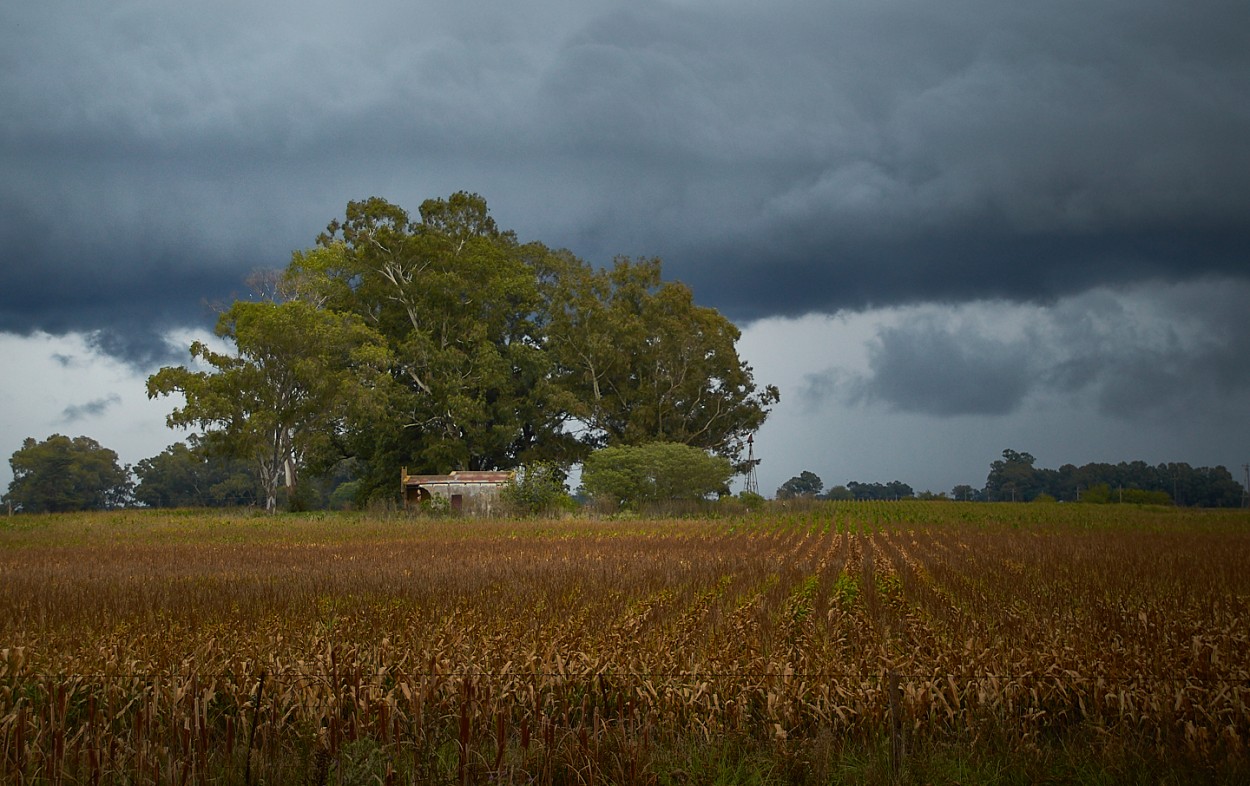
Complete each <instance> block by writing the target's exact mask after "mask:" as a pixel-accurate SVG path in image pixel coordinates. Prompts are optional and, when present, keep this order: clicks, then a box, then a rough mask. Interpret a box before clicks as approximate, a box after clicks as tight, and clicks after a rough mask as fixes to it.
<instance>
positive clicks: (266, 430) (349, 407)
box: [147, 300, 389, 512]
mask: <svg viewBox="0 0 1250 786" xmlns="http://www.w3.org/2000/svg"><path fill="white" fill-rule="evenodd" d="M217 335H218V336H221V337H222V338H226V339H229V340H230V341H231V342H233V343H234V346H235V349H236V351H235V353H233V354H225V353H219V352H215V351H213V350H212V349H210V348H209V347H208V346H207V345H206V344H204V343H203V342H200V341H196V342H195V343H193V344H192V345H191V356H192V358H194V359H196V360H199V361H201V362H202V363H204V364H207V365H208V366H210V367H211V368H212V370H211V371H193V370H191V369H188V368H186V367H183V366H176V367H166V368H163V369H161V370H160V371H158V372H157V373H156V374H153V375H152V376H151V377H149V378H148V385H147V388H148V397H149V398H155V397H156V396H164V395H170V394H173V393H181V394H182V395H183V397H184V399H185V404H184V405H183V406H181V407H178V408H177V409H175V410H174V411H173V413H172V414H170V415H169V417H168V418H167V419H166V420H167V421H168V423H169V425H170V426H171V427H179V426H196V427H199V428H201V429H204V430H205V431H206V432H208V435H209V437H210V438H211V439H213V440H214V442H215V444H216V446H217V447H218V449H220V450H222V451H223V452H225V453H227V454H228V455H232V456H235V457H237V458H242V459H246V460H249V461H252V462H254V464H255V466H256V469H257V472H258V475H259V478H260V482H261V487H262V488H263V489H264V493H265V508H266V510H269V511H271V512H272V511H273V510H275V509H276V507H277V491H278V487H279V485H280V484H282V483H283V482H285V485H286V486H287V488H288V493H290V492H292V491H294V487H295V484H296V481H297V477H298V474H299V472H300V470H301V469H302V468H303V466H304V463H305V462H306V461H307V460H308V459H309V458H310V457H313V456H317V455H322V456H324V455H326V454H330V453H332V452H333V449H332V443H333V440H334V439H335V438H336V437H337V436H338V435H339V434H341V432H342V427H343V426H342V424H343V420H344V418H345V417H347V415H348V414H349V413H350V412H352V411H353V409H355V408H359V407H370V406H374V405H376V403H377V401H378V398H379V396H378V395H375V394H376V393H377V391H376V387H377V386H379V385H382V386H384V385H385V383H386V381H387V380H386V377H385V375H384V373H383V371H384V369H385V368H386V366H387V364H388V362H389V355H388V353H387V351H386V349H385V348H384V347H382V346H380V344H379V341H378V339H377V337H376V335H375V334H374V333H373V331H371V330H369V329H368V328H367V327H366V326H365V325H364V323H363V322H362V321H361V320H360V319H359V318H357V317H354V316H351V315H345V314H338V313H335V312H330V311H325V310H322V309H319V308H317V307H316V306H315V305H313V304H310V303H307V302H304V301H302V300H292V301H288V302H285V303H273V302H268V301H266V302H247V301H236V302H235V303H234V305H233V306H231V308H230V309H229V310H228V311H226V312H225V313H223V314H222V315H221V317H220V318H219V319H218V322H217Z"/></svg>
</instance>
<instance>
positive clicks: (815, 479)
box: [777, 470, 825, 499]
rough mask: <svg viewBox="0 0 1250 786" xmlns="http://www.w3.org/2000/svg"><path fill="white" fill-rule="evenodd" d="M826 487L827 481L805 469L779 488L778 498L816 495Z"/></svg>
mask: <svg viewBox="0 0 1250 786" xmlns="http://www.w3.org/2000/svg"><path fill="white" fill-rule="evenodd" d="M824 487H825V482H824V481H823V480H821V479H820V476H819V475H817V474H816V473H814V472H809V471H808V470H803V471H802V472H800V473H799V474H798V475H795V476H794V477H792V478H790V479H789V480H787V481H786V482H785V483H782V484H781V487H780V488H778V489H777V499H792V498H794V497H815V496H816V495H817V494H819V493H820V492H821V491H822V490H823V489H824Z"/></svg>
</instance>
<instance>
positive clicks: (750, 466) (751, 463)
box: [745, 434, 760, 494]
mask: <svg viewBox="0 0 1250 786" xmlns="http://www.w3.org/2000/svg"><path fill="white" fill-rule="evenodd" d="M759 463H760V460H759V459H757V458H756V457H755V435H754V434H748V435H747V482H746V489H745V491H746V492H747V493H749V494H759V493H760V479H759V477H758V476H756V474H755V468H756V467H757V466H758V465H759Z"/></svg>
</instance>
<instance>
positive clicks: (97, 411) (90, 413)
mask: <svg viewBox="0 0 1250 786" xmlns="http://www.w3.org/2000/svg"><path fill="white" fill-rule="evenodd" d="M121 401H122V399H121V396H119V395H117V394H116V393H111V394H109V395H108V396H105V397H104V398H97V399H92V400H91V401H88V402H86V403H84V404H72V405H70V406H68V407H66V408H65V410H64V411H63V412H61V418H62V420H64V421H65V422H66V423H73V422H74V421H76V420H83V419H85V418H93V417H97V416H99V415H103V414H104V413H105V412H107V411H108V410H109V409H110V408H112V407H114V406H116V405H118V404H120V403H121Z"/></svg>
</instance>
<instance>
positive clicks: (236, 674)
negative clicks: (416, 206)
mask: <svg viewBox="0 0 1250 786" xmlns="http://www.w3.org/2000/svg"><path fill="white" fill-rule="evenodd" d="M1036 508H1037V506H1025V505H1019V506H1009V505H962V504H955V503H946V504H943V503H930V504H922V503H917V504H906V503H903V504H897V503H893V504H876V505H863V504H859V505H824V506H816V507H813V508H810V509H807V510H801V511H789V510H778V509H774V510H772V511H770V512H766V513H762V514H757V515H754V516H748V517H745V518H738V519H733V520H702V521H700V520H680V521H629V522H590V521H569V522H537V521H536V522H517V521H489V522H488V521H471V520H442V521H438V520H436V521H429V520H411V519H400V518H396V519H373V518H367V517H333V516H330V517H319V516H313V517H280V518H276V519H264V518H258V517H253V516H246V515H239V516H235V517H230V516H222V515H220V514H218V515H214V514H208V513H205V514H196V515H182V516H178V517H171V516H169V515H168V514H160V513H143V514H135V513H128V514H112V515H104V516H101V515H95V516H66V517H48V518H34V519H22V518H21V517H19V518H18V519H15V520H14V521H19V522H22V523H21V525H20V526H9V527H7V528H4V529H0V777H2V778H3V780H5V781H6V782H22V781H25V782H66V783H100V782H137V783H167V782H168V783H181V782H203V781H206V780H209V779H214V782H223V783H235V782H237V783H243V782H260V781H261V780H262V779H263V780H265V781H267V782H270V783H274V782H312V783H331V782H334V783H338V782H343V783H346V782H362V783H363V782H375V781H374V780H373V779H376V780H380V781H381V782H383V783H386V782H414V781H416V782H482V781H484V780H487V779H488V778H489V779H494V780H496V781H503V782H509V781H514V782H539V783H566V782H567V783H580V782H595V781H606V782H618V783H653V782H665V781H669V782H676V781H680V780H681V779H682V778H681V777H676V776H674V775H673V773H675V772H676V773H679V774H680V773H683V772H684V773H685V776H684V777H686V778H687V779H688V780H698V778H697V777H694V776H691V775H690V773H689V770H690V769H691V767H692V766H693V767H696V768H697V767H702V768H703V769H704V770H708V769H715V768H717V767H722V768H723V767H725V766H728V765H726V764H725V762H723V761H721V762H713V763H708V762H706V761H704V762H702V764H700V763H699V760H698V756H697V755H696V754H695V753H694V752H696V751H700V750H723V748H720V747H718V746H721V745H722V744H723V741H724V740H737V741H739V742H740V744H739V745H738V747H737V748H736V749H735V750H736V751H737V752H738V753H736V754H734V755H739V756H745V755H747V754H743V753H742V752H743V751H749V752H751V753H750V756H755V757H758V756H762V757H763V758H762V759H760V761H762V762H763V763H758V762H757V764H756V765H755V769H754V770H753V772H757V773H771V777H773V778H774V779H775V780H778V781H791V782H795V781H798V782H801V781H804V780H809V781H813V782H815V781H820V782H829V781H830V780H832V779H833V778H834V776H835V775H836V773H837V772H838V768H839V766H840V765H839V761H843V760H846V759H848V758H851V757H853V755H854V754H855V752H857V751H858V752H861V753H862V752H863V751H868V752H870V753H871V752H873V751H877V752H880V751H885V753H881V754H880V756H879V757H878V758H880V759H881V760H882V762H883V763H882V764H881V767H880V768H879V769H880V771H881V772H883V773H884V775H883V776H882V777H885V778H887V779H888V780H899V779H906V778H907V777H908V776H909V770H908V767H909V766H910V767H915V766H916V762H918V761H921V760H923V757H924V755H925V752H926V751H934V750H950V749H957V750H961V751H965V752H973V755H974V756H975V755H976V754H975V752H977V751H988V752H991V754H992V755H1000V756H1006V757H1008V760H1010V761H1014V762H1023V763H1031V765H1033V766H1045V763H1046V761H1047V760H1048V759H1052V758H1053V757H1054V755H1055V751H1057V750H1065V749H1072V748H1074V747H1079V748H1080V749H1081V750H1083V751H1085V753H1083V754H1081V757H1084V758H1085V759H1087V760H1089V761H1092V762H1095V763H1097V762H1103V763H1108V762H1112V761H1114V760H1116V757H1120V758H1121V759H1122V758H1123V757H1125V756H1129V757H1132V758H1133V759H1134V760H1137V761H1142V762H1148V763H1149V762H1162V761H1173V762H1175V761H1184V762H1187V763H1188V764H1187V765H1186V766H1189V767H1192V768H1193V769H1191V770H1188V772H1191V773H1192V772H1199V773H1207V774H1211V775H1214V776H1227V777H1228V778H1230V779H1235V777H1238V776H1239V775H1241V774H1244V773H1245V772H1246V749H1245V746H1246V743H1247V740H1248V735H1250V704H1248V699H1250V624H1248V621H1250V575H1247V571H1246V569H1245V568H1246V566H1247V565H1250V518H1247V516H1246V514H1244V513H1241V514H1227V515H1225V514H1214V513H1212V514H1207V515H1200V514H1195V513H1192V512H1184V511H1168V510H1162V509H1159V510H1151V509H1141V510H1138V511H1137V512H1136V513H1135V514H1129V513H1124V512H1117V513H1116V514H1115V516H1109V517H1108V518H1107V519H1106V520H1104V521H1091V520H1090V519H1089V515H1090V514H1089V513H1088V511H1087V509H1081V508H1077V507H1076V506H1068V507H1067V508H1066V509H1065V508H1062V507H1059V506H1050V508H1049V512H1048V513H1046V514H1044V515H1039V514H1038V513H1037V511H1036ZM718 741H719V742H718ZM1078 758H1079V757H1078ZM692 760H693V761H694V762H695V763H694V764H692V763H691V761H692ZM733 766H744V765H743V763H742V761H741V760H736V763H734V764H733ZM1108 766H1111V765H1110V764H1108ZM870 769H871V768H870ZM861 774H862V773H861ZM913 774H914V773H913ZM916 777H919V776H916ZM925 777H926V778H929V777H931V773H930V774H928V775H926V776H925ZM674 778H675V780H674Z"/></svg>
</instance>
